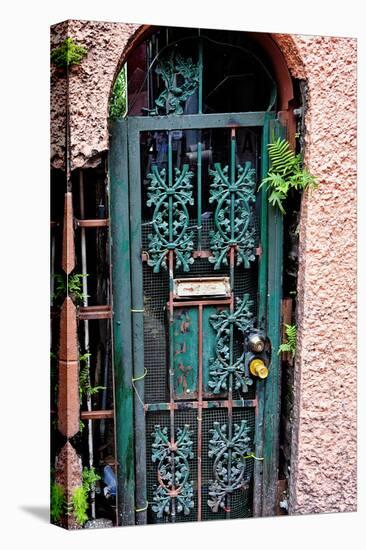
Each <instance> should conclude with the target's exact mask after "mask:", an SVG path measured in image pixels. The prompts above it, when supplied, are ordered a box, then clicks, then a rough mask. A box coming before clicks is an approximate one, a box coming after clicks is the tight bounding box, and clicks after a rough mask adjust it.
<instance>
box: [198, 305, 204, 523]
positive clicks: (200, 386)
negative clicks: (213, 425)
mask: <svg viewBox="0 0 366 550" xmlns="http://www.w3.org/2000/svg"><path fill="white" fill-rule="evenodd" d="M202 338H203V331H202V304H200V305H199V306H198V403H197V405H198V407H197V423H198V425H197V478H198V483H197V506H198V510H197V521H201V519H202V397H203V395H202V393H203V365H202V353H203V346H202Z"/></svg>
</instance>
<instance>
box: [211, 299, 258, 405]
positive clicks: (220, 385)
mask: <svg viewBox="0 0 366 550" xmlns="http://www.w3.org/2000/svg"><path fill="white" fill-rule="evenodd" d="M252 308H253V301H252V300H250V298H249V294H244V295H243V299H242V300H240V299H239V298H238V299H237V307H236V309H235V311H234V312H233V313H231V312H230V311H229V310H221V311H220V312H219V313H214V314H213V315H211V317H210V323H211V325H212V326H213V328H214V329H215V330H216V332H217V336H216V358H215V359H213V360H212V362H211V364H210V371H209V373H210V380H209V382H208V385H209V386H210V388H212V389H213V393H215V394H217V393H220V392H221V391H227V390H228V385H229V384H228V381H229V376H230V374H232V375H233V382H234V388H235V389H241V391H242V392H243V393H245V392H247V391H248V386H250V385H251V384H253V380H252V379H251V378H250V375H249V371H248V367H247V365H246V363H245V352H244V349H243V352H242V353H241V355H240V357H239V358H237V359H234V358H233V353H232V351H231V352H230V339H231V333H232V331H233V329H234V326H236V327H237V328H238V329H239V331H241V332H242V333H243V334H249V333H250V332H251V331H252V330H253V327H254V317H253V313H252Z"/></svg>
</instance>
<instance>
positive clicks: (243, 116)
mask: <svg viewBox="0 0 366 550" xmlns="http://www.w3.org/2000/svg"><path fill="white" fill-rule="evenodd" d="M265 115H266V113H265V111H258V112H255V111H253V112H251V113H220V114H216V113H210V114H204V115H203V114H202V115H184V114H183V115H179V116H173V117H172V116H169V115H163V116H154V117H147V116H133V117H130V118H129V119H128V127H129V132H130V133H131V137H132V139H137V140H138V139H139V137H138V134H139V133H140V132H145V131H153V130H156V131H163V130H167V131H168V130H204V129H208V128H240V127H253V126H263V124H264V119H265Z"/></svg>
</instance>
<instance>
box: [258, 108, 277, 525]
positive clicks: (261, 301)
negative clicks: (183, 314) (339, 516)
mask: <svg viewBox="0 0 366 550" xmlns="http://www.w3.org/2000/svg"><path fill="white" fill-rule="evenodd" d="M274 118H275V114H274V113H266V116H265V120H264V126H263V133H262V148H261V157H262V163H261V180H262V179H263V178H264V177H266V175H267V172H268V168H269V157H268V148H267V145H268V143H269V126H270V122H271V120H273V119H274ZM260 244H261V249H262V253H261V256H260V260H259V272H258V325H259V327H261V328H263V329H264V330H265V331H267V282H268V197H267V191H266V189H265V187H262V188H261V190H260ZM266 383H267V382H265V381H263V380H258V381H257V387H256V394H257V400H258V405H257V414H256V426H255V434H256V435H255V455H256V456H259V457H261V456H263V423H264V390H265V386H266ZM262 490H263V461H261V460H255V461H254V494H253V515H254V516H256V517H258V516H261V515H262Z"/></svg>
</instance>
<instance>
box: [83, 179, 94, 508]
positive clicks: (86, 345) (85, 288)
mask: <svg viewBox="0 0 366 550" xmlns="http://www.w3.org/2000/svg"><path fill="white" fill-rule="evenodd" d="M79 197H80V214H81V216H82V218H83V217H84V215H85V204H84V174H83V171H82V170H80V171H79ZM87 270H88V267H87V258H86V237H85V228H84V227H83V228H82V229H81V271H82V273H83V274H84V275H86V274H87ZM82 288H83V306H84V307H88V282H87V277H86V276H85V277H82ZM84 350H85V352H86V365H87V368H88V387H91V377H90V346H89V321H88V320H87V319H85V320H84ZM86 405H87V408H88V411H89V412H91V410H92V399H91V394H90V392H88V393H87V399H86ZM88 453H89V468H90V469H92V468H93V467H94V449H93V423H92V421H91V420H88ZM90 509H91V516H92V518H93V519H95V487H94V484H92V487H91V491H90Z"/></svg>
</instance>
